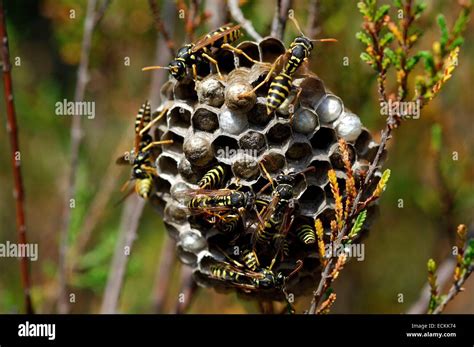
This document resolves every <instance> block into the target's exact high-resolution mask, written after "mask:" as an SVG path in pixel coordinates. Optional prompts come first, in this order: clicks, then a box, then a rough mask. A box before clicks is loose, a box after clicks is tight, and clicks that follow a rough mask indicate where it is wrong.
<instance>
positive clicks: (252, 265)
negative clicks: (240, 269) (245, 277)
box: [242, 249, 260, 271]
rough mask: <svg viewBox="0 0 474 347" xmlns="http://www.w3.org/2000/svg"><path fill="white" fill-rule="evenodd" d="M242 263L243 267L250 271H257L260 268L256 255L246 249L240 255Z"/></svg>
mask: <svg viewBox="0 0 474 347" xmlns="http://www.w3.org/2000/svg"><path fill="white" fill-rule="evenodd" d="M242 261H243V262H244V264H245V266H247V268H249V269H250V270H252V271H255V270H257V268H258V267H260V263H259V261H258V257H257V253H255V251H253V250H249V249H246V250H244V252H243V254H242Z"/></svg>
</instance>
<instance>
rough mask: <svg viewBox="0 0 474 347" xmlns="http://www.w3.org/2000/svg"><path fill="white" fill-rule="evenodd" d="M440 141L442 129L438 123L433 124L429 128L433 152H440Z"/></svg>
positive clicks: (441, 139)
mask: <svg viewBox="0 0 474 347" xmlns="http://www.w3.org/2000/svg"><path fill="white" fill-rule="evenodd" d="M442 141H443V129H442V128H441V125H439V123H435V124H433V126H432V127H431V147H432V148H433V150H434V151H435V152H439V151H440V150H441V145H442Z"/></svg>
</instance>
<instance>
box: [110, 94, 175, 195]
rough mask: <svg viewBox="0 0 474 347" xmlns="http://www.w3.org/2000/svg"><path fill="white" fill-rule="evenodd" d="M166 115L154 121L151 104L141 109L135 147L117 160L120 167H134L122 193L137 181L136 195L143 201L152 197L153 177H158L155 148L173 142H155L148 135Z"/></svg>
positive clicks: (137, 123) (147, 103)
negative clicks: (152, 126) (155, 164)
mask: <svg viewBox="0 0 474 347" xmlns="http://www.w3.org/2000/svg"><path fill="white" fill-rule="evenodd" d="M164 114H165V113H164V112H162V113H161V114H160V115H159V116H158V117H157V118H155V119H154V120H153V121H152V120H151V107H150V103H149V102H148V101H147V102H145V103H144V104H143V105H142V106H141V107H140V109H139V111H138V113H137V116H136V117H135V145H134V147H133V149H132V151H130V153H126V154H124V155H123V156H120V157H119V158H117V160H116V163H117V164H119V165H132V175H131V178H130V179H129V180H128V181H127V182H126V183H125V185H124V186H123V187H122V189H121V190H122V191H123V190H125V189H126V188H127V186H128V185H129V183H130V182H131V181H135V191H136V193H137V194H138V195H139V196H141V197H142V198H143V199H148V197H149V196H150V193H151V190H152V188H153V177H155V176H156V168H155V167H154V159H155V158H154V154H153V147H155V146H159V145H164V144H171V143H173V141H172V140H164V141H153V138H152V137H151V135H150V134H149V133H148V130H149V129H150V125H152V124H153V123H155V122H156V121H157V120H159V119H160V118H161V117H163V115H164ZM132 191H133V190H130V192H129V193H128V194H127V195H125V197H127V196H128V195H129V194H131V192H132Z"/></svg>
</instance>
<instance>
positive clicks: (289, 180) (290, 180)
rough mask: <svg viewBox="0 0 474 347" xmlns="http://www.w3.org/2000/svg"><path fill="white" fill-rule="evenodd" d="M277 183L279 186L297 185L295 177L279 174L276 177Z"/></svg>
mask: <svg viewBox="0 0 474 347" xmlns="http://www.w3.org/2000/svg"><path fill="white" fill-rule="evenodd" d="M275 181H276V183H277V184H289V185H294V184H295V175H293V174H289V175H285V174H279V175H278V176H277V177H275Z"/></svg>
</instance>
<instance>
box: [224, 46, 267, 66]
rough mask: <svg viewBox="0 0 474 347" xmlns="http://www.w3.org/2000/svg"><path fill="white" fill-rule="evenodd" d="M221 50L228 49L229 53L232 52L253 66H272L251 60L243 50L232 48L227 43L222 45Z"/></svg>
mask: <svg viewBox="0 0 474 347" xmlns="http://www.w3.org/2000/svg"><path fill="white" fill-rule="evenodd" d="M221 48H224V49H228V50H229V51H233V52H234V53H235V54H239V55H243V56H244V57H245V58H247V60H249V61H251V62H252V63H254V64H261V65H268V66H270V65H272V64H270V63H266V62H262V61H259V60H255V59H253V58H252V57H251V56H249V55H248V54H247V53H245V52H244V51H243V50H241V49H239V48H236V47H234V46H231V45H229V44H228V43H224V44H223V45H222V46H221Z"/></svg>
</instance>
